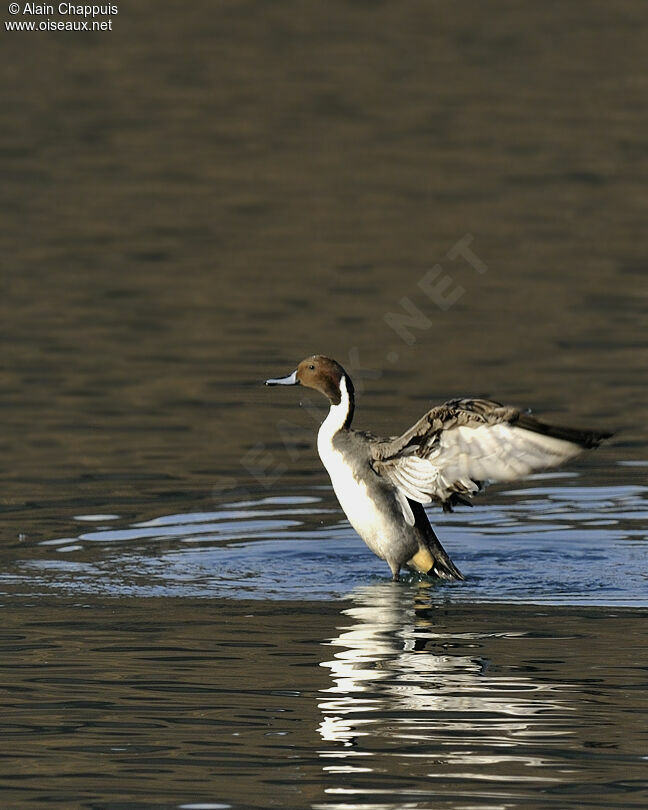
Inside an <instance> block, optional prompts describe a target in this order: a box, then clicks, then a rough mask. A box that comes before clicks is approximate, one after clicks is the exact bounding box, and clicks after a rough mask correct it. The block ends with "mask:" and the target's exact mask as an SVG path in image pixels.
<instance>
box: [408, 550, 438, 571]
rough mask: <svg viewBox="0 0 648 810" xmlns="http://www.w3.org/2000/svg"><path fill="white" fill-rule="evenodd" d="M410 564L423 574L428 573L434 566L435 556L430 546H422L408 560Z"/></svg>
mask: <svg viewBox="0 0 648 810" xmlns="http://www.w3.org/2000/svg"><path fill="white" fill-rule="evenodd" d="M407 564H408V565H413V566H414V568H416V569H418V570H419V571H420V572H421V573H422V574H427V573H428V572H429V571H430V570H431V569H432V568H434V557H433V556H432V554H431V553H430V549H428V548H420V549H419V550H418V551H417V552H416V554H415V555H414V556H413V557H412V558H411V559H410V560H408V562H407Z"/></svg>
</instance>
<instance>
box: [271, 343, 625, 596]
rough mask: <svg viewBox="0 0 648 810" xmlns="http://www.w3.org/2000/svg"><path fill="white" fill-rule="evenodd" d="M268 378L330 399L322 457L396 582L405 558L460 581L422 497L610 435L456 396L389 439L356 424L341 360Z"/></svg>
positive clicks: (507, 474)
mask: <svg viewBox="0 0 648 810" xmlns="http://www.w3.org/2000/svg"><path fill="white" fill-rule="evenodd" d="M266 385H304V386H306V387H308V388H314V389H315V390H316V391H319V392H320V393H322V394H324V396H325V397H327V398H328V400H329V402H330V404H331V407H330V410H329V413H328V416H327V417H326V419H325V420H324V422H323V423H322V425H321V427H320V429H319V432H318V434H317V449H318V451H319V455H320V458H321V459H322V463H323V464H324V466H325V467H326V470H327V471H328V474H329V475H330V477H331V483H332V484H333V489H334V491H335V494H336V495H337V498H338V500H339V502H340V505H341V507H342V509H343V510H344V512H345V513H346V516H347V517H348V519H349V522H350V523H351V525H352V526H353V528H354V529H355V530H356V532H357V533H358V534H359V535H360V537H361V538H362V539H363V540H364V541H365V543H366V544H367V545H368V546H369V548H370V549H371V550H372V551H373V552H374V554H377V555H378V557H380V558H381V559H383V560H385V561H386V562H387V564H388V565H389V568H390V569H391V573H392V579H393V580H394V581H398V579H399V575H400V570H401V568H402V567H403V566H407V567H408V568H410V569H413V570H415V571H420V572H422V573H424V574H429V575H433V576H437V577H440V578H442V579H464V577H463V575H462V574H461V572H460V571H459V569H458V568H457V567H456V565H454V563H453V562H452V560H451V559H450V557H449V556H448V555H447V553H446V552H445V550H444V548H443V546H442V545H441V543H440V542H439V540H438V538H437V536H436V534H435V533H434V529H433V528H432V526H431V525H430V521H429V520H428V517H427V515H426V513H425V510H424V509H423V504H427V503H432V502H437V503H440V504H441V506H442V507H443V509H444V511H452V507H453V506H455V505H456V504H458V503H461V504H468V505H471V501H470V499H471V498H472V496H473V495H474V494H475V493H476V492H478V491H479V490H480V489H482V488H483V486H484V485H485V484H486V483H491V482H499V481H513V480H515V479H516V478H521V477H522V476H525V475H528V474H529V473H532V472H534V471H536V470H540V469H544V468H547V467H553V466H555V465H557V464H561V463H562V462H563V461H566V460H567V459H570V458H573V457H574V456H576V455H578V453H580V452H581V450H582V449H585V448H591V447H596V446H597V445H598V444H599V443H600V442H601V440H602V439H605V438H608V437H609V436H610V435H612V434H610V433H602V432H596V431H593V430H575V429H573V428H565V427H557V426H555V425H548V424H546V423H544V422H541V421H539V420H538V419H535V418H534V417H533V416H530V415H529V414H528V413H523V412H521V411H519V410H517V408H511V407H504V406H503V405H500V404H499V403H498V402H492V401H490V400H486V399H452V400H450V401H449V402H445V403H444V404H443V405H437V406H436V407H435V408H432V409H431V410H429V411H428V412H427V413H426V414H425V415H424V416H423V417H421V419H419V421H418V422H417V423H416V424H415V425H413V426H412V427H411V428H410V429H409V430H407V431H405V433H403V434H402V435H401V436H396V437H392V438H389V439H384V438H380V437H378V436H374V435H373V434H371V433H367V432H365V431H360V430H354V429H353V428H352V427H351V421H352V419H353V411H354V406H355V403H354V393H353V383H352V382H351V378H350V377H349V375H348V374H347V373H346V371H345V370H344V369H343V368H342V366H341V365H340V364H339V363H337V362H336V361H335V360H331V359H330V358H329V357H324V356H322V355H314V356H313V357H308V358H306V359H305V360H302V362H301V363H300V364H299V365H298V366H297V369H296V370H295V371H293V372H292V374H289V375H288V376H287V377H280V378H279V379H271V380H266Z"/></svg>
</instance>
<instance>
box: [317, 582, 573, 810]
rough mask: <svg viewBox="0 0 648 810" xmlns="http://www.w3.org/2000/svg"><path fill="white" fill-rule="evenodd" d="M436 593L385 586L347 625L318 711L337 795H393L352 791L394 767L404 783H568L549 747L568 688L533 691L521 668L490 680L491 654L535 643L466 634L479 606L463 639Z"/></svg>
mask: <svg viewBox="0 0 648 810" xmlns="http://www.w3.org/2000/svg"><path fill="white" fill-rule="evenodd" d="M431 590H433V589H431V588H430V586H428V585H427V584H426V583H422V584H421V585H420V587H419V588H418V590H417V589H415V588H399V587H394V585H393V584H392V583H384V584H374V585H370V586H363V587H361V588H358V589H357V590H355V591H354V592H353V593H352V594H351V598H352V600H353V605H352V606H351V607H349V608H347V609H345V610H344V611H343V614H344V615H345V616H346V617H348V618H350V619H351V620H352V624H351V625H350V626H348V627H345V628H344V629H342V630H341V631H340V634H339V635H338V636H337V637H336V638H334V639H332V640H331V641H330V644H331V646H332V647H333V648H335V649H336V652H335V654H334V656H333V658H332V660H330V661H325V662H323V663H322V666H323V667H326V668H327V669H329V670H330V675H331V682H332V683H331V686H330V687H328V688H327V689H325V690H323V691H322V693H321V700H320V701H319V709H320V711H321V713H322V716H323V717H322V721H321V723H320V725H319V734H320V736H321V739H322V740H323V741H324V742H325V743H327V744H329V745H328V746H327V747H325V748H323V749H322V750H321V751H320V756H321V757H322V759H324V760H325V764H324V769H325V771H327V772H328V773H329V774H331V775H333V774H335V775H337V776H338V778H339V775H341V774H346V775H347V776H346V777H345V782H344V786H342V784H339V783H338V784H337V785H336V786H335V787H331V788H330V789H329V790H328V791H327V793H329V795H330V794H337V793H340V794H344V795H345V796H346V797H347V799H348V797H349V793H351V794H353V793H356V792H361V793H362V794H363V795H364V796H365V798H366V794H367V792H369V793H372V794H373V793H376V792H377V793H379V794H380V793H383V791H382V790H380V789H377V788H376V785H375V784H373V783H368V782H367V780H366V779H365V780H362V781H363V783H362V784H356V787H354V786H353V784H350V783H349V781H348V780H349V779H352V780H353V779H356V780H357V779H358V778H361V776H362V774H365V775H367V774H370V773H372V772H380V774H381V781H382V780H385V778H386V777H387V774H388V773H390V772H391V770H392V767H393V769H394V770H393V775H394V776H396V775H397V776H398V778H399V779H402V777H403V775H404V774H408V775H409V776H411V777H424V778H426V779H430V778H432V779H435V778H436V779H440V778H446V779H461V780H463V779H470V780H472V779H478V780H492V779H496V780H497V781H500V782H502V781H504V782H510V781H516V782H519V781H524V780H533V781H539V782H542V783H546V782H548V781H549V782H553V781H560V780H559V779H558V778H557V777H556V773H555V771H553V772H552V773H551V774H548V772H547V770H544V766H546V765H548V764H550V760H549V759H548V757H550V754H549V753H548V752H547V749H546V748H545V749H544V750H543V748H542V746H543V742H546V741H547V740H546V738H547V737H551V738H553V737H555V736H556V735H562V734H564V733H567V732H566V731H565V728H564V726H565V725H566V723H565V712H566V710H567V707H566V705H565V704H564V702H563V701H562V700H560V699H559V698H558V696H557V694H556V692H557V691H558V690H559V689H562V688H563V687H564V684H560V685H557V684H553V683H541V682H535V681H534V680H533V679H532V677H530V676H529V675H528V674H527V673H525V672H523V671H520V670H521V669H522V667H519V666H516V665H515V664H510V663H509V664H508V665H506V666H503V667H498V668H497V669H496V668H495V667H493V668H492V669H491V662H490V660H489V658H488V657H487V656H488V648H489V647H492V646H493V644H494V645H495V646H497V644H498V642H499V643H500V644H501V643H502V642H501V639H504V642H503V643H504V644H505V645H506V646H508V647H509V648H510V647H511V645H512V644H515V642H516V641H517V638H519V637H524V636H525V634H524V633H517V634H516V633H508V632H504V633H501V632H491V631H492V623H491V624H490V627H489V629H488V630H485V631H483V632H479V631H478V630H477V631H473V630H467V629H466V626H468V627H469V628H472V627H479V625H480V622H479V618H478V613H477V612H478V610H479V608H478V606H475V608H474V609H475V611H476V616H475V620H474V621H471V620H470V619H469V620H468V621H466V618H465V616H466V614H465V612H464V614H463V615H464V619H463V626H462V627H460V628H458V630H459V631H458V632H453V631H452V629H451V628H452V627H453V617H452V615H448V612H449V611H450V613H452V611H453V607H452V606H451V605H450V606H447V607H444V606H443V605H442V604H441V605H439V604H438V603H437V604H436V605H433V604H432V603H431V600H430V594H431ZM462 630H463V631H462ZM552 744H554V745H555V740H554V741H553V743H552ZM501 763H506V766H505V768H504V767H499V766H500V764H501ZM515 763H517V764H518V765H519V766H520V767H519V768H517V767H516V766H515ZM529 766H531V768H530V767H529ZM539 769H543V772H542V771H539ZM352 775H355V776H352ZM374 776H375V773H374ZM386 790H387V792H389V788H386ZM325 806H326V807H327V808H334V807H337V806H338V805H337V804H326V805H325ZM340 806H343V805H340ZM344 806H346V805H344ZM366 806H367V807H374V806H375V807H377V806H378V805H375V804H372V803H371V802H370V803H368V804H366Z"/></svg>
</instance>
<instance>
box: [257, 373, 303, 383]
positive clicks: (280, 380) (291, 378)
mask: <svg viewBox="0 0 648 810" xmlns="http://www.w3.org/2000/svg"><path fill="white" fill-rule="evenodd" d="M265 384H266V385H299V380H298V379H297V371H293V373H292V374H289V375H288V376H287V377H277V378H276V379H275V380H266V381H265Z"/></svg>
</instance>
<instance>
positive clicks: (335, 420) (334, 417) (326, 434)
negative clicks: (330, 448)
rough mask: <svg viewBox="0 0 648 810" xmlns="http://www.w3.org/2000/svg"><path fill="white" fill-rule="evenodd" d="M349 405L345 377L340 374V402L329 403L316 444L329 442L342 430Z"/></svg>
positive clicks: (349, 399) (349, 400)
mask: <svg viewBox="0 0 648 810" xmlns="http://www.w3.org/2000/svg"><path fill="white" fill-rule="evenodd" d="M350 406H351V398H350V397H349V391H348V389H347V384H346V377H345V376H344V375H342V378H341V380H340V402H339V404H338V405H331V408H330V410H329V412H328V416H327V417H326V419H325V420H324V421H323V422H322V424H321V426H320V429H319V431H318V433H317V444H318V446H319V445H320V443H321V442H327V443H329V444H330V442H331V440H332V438H333V436H335V434H336V433H337V432H338V431H339V430H342V428H343V427H344V425H345V424H346V421H347V418H348V416H349V408H350Z"/></svg>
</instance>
